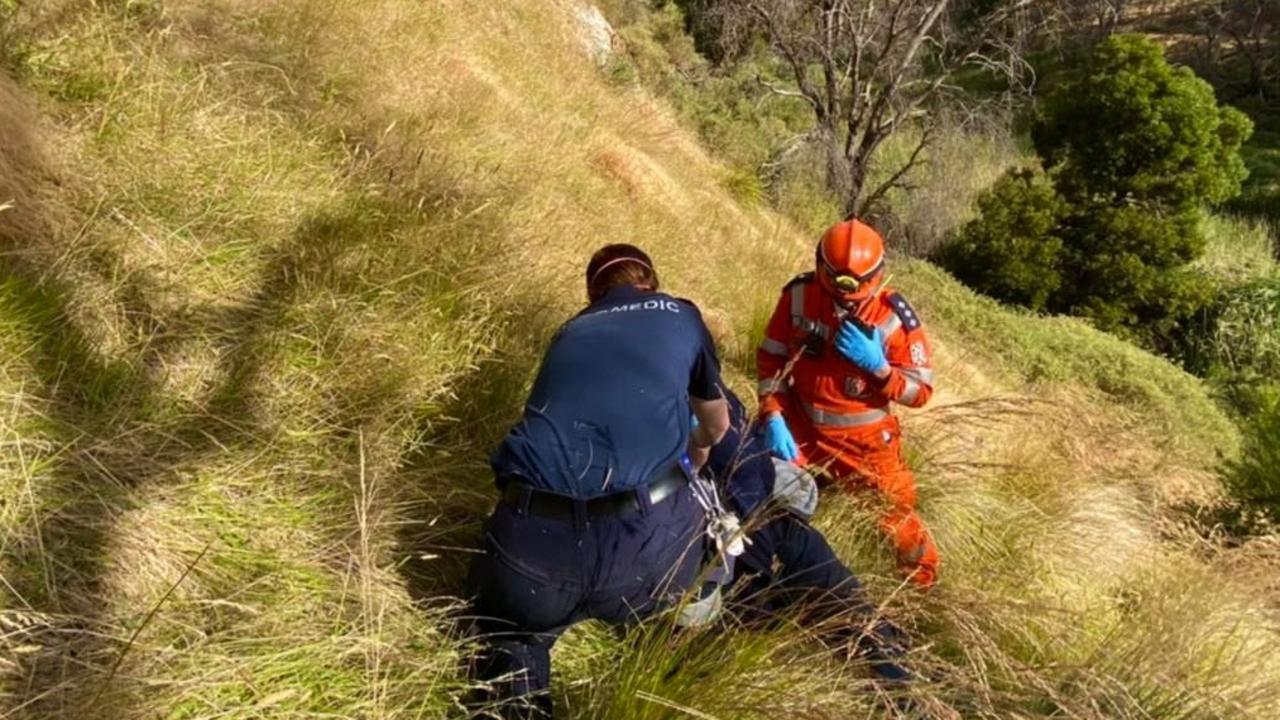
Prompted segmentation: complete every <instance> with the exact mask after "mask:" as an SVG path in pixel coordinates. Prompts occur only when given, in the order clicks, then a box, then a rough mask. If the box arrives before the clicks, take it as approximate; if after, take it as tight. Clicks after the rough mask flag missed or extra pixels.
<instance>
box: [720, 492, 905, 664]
mask: <svg viewBox="0 0 1280 720" xmlns="http://www.w3.org/2000/svg"><path fill="white" fill-rule="evenodd" d="M750 538H751V544H750V545H748V546H747V550H746V552H744V553H743V554H742V555H741V556H739V557H738V562H737V565H736V572H735V584H738V586H739V592H740V593H741V594H740V595H739V597H742V598H744V600H743V602H744V603H745V606H746V607H745V608H744V613H745V614H746V615H747V616H753V615H754V616H755V617H757V618H760V619H765V618H768V617H769V616H773V615H775V614H776V613H777V612H778V611H780V610H783V609H784V608H787V607H794V606H796V605H797V604H801V603H802V604H803V607H804V608H805V609H806V612H807V614H809V615H810V616H813V619H815V620H820V619H822V616H824V615H825V616H828V617H831V616H836V615H843V616H846V617H848V618H850V619H853V620H857V621H859V623H857V624H855V625H847V626H845V628H844V629H843V630H839V631H836V632H835V637H832V638H829V639H830V640H834V641H836V642H842V643H844V642H848V641H850V640H853V641H854V645H855V646H856V647H857V649H858V655H859V656H861V657H863V658H865V659H866V660H867V661H868V662H869V663H870V665H871V670H872V672H874V673H875V674H876V675H877V676H878V677H880V678H881V679H882V680H887V681H891V682H905V681H907V680H910V678H911V676H910V674H909V672H908V671H907V670H906V669H905V668H903V667H902V666H901V665H900V664H899V662H898V661H899V660H900V659H901V657H902V655H903V654H904V653H905V652H906V647H907V639H906V635H905V634H904V633H903V632H902V631H901V630H900V629H899V628H898V627H897V626H895V625H893V624H892V623H890V622H889V621H887V620H885V619H883V618H878V617H877V616H876V607H875V606H874V605H873V604H872V603H871V602H870V601H869V600H868V599H867V597H866V593H865V591H864V590H863V588H862V585H861V584H860V583H859V582H858V580H857V578H855V577H854V576H853V573H852V572H851V571H850V570H849V568H848V567H847V566H846V565H845V564H844V563H842V562H840V558H838V557H836V554H835V551H834V550H832V549H831V545H830V544H828V543H827V539H826V538H825V537H823V536H822V533H820V532H818V531H817V530H815V529H814V528H812V527H810V526H809V524H808V523H806V522H804V521H803V520H800V519H799V518H797V517H794V516H792V515H783V516H781V517H779V518H777V519H774V520H771V521H769V522H768V523H766V524H765V525H764V526H762V527H760V528H759V529H757V530H755V531H754V532H752V533H750ZM858 625H861V627H859V626H858Z"/></svg>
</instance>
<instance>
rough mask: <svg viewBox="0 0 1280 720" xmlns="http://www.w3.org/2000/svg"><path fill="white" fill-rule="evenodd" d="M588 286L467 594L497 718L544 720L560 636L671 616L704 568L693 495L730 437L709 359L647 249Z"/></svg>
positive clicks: (605, 252)
mask: <svg viewBox="0 0 1280 720" xmlns="http://www.w3.org/2000/svg"><path fill="white" fill-rule="evenodd" d="M586 280H587V297H588V298H589V300H590V305H589V306H587V308H586V309H584V310H582V311H581V312H579V313H578V314H577V315H576V316H574V317H573V318H572V319H570V320H569V321H568V322H566V323H565V324H564V325H563V326H562V327H561V328H560V330H559V331H558V332H557V333H556V336H555V338H553V339H552V341H551V346H550V347H549V348H548V349H547V353H546V356H545V357H544V358H543V361H542V367H541V369H540V370H539V371H538V376H537V379H536V380H535V381H534V384H533V390H532V392H531V393H530V395H529V399H528V401H527V403H526V404H525V407H524V414H523V416H522V417H521V419H520V421H519V422H518V423H517V424H516V425H515V427H514V428H512V429H511V432H510V433H509V434H508V435H507V437H506V439H505V440H503V442H502V444H501V445H500V446H499V447H498V449H497V450H496V451H495V452H494V454H493V457H492V465H493V470H494V474H495V476H496V481H497V485H498V491H499V494H500V498H499V500H498V504H497V507H496V508H495V509H494V511H493V514H492V515H491V516H490V517H489V520H488V522H487V523H486V524H485V536H484V544H483V545H484V551H483V553H482V554H480V555H478V556H477V558H476V560H475V562H474V563H473V565H472V567H471V575H470V585H471V591H472V592H473V593H474V598H475V599H474V610H475V614H476V616H477V618H479V619H478V621H477V625H478V627H479V629H480V631H481V632H482V634H483V640H482V642H483V643H484V645H483V649H482V651H481V652H480V653H479V655H478V657H477V659H476V665H475V668H474V671H475V675H476V676H477V677H478V678H479V679H481V680H485V681H487V682H488V683H490V684H491V687H492V692H490V693H488V694H487V695H486V697H485V698H483V701H484V702H486V703H487V705H485V706H484V711H486V712H490V713H496V714H497V716H498V717H504V718H547V717H550V715H551V698H550V695H549V693H548V690H549V687H550V684H551V655H550V652H551V646H552V644H553V643H554V642H555V640H556V638H557V637H558V636H559V634H560V633H561V632H562V631H563V630H564V629H565V628H567V627H568V626H569V625H572V624H573V623H576V622H579V621H582V620H588V619H599V620H604V621H606V622H611V623H617V624H624V623H628V622H632V621H634V620H637V619H640V618H642V617H644V616H645V615H648V614H651V613H653V612H654V611H656V610H660V609H662V608H664V607H667V606H669V605H670V604H671V603H672V601H673V600H675V599H676V598H678V597H679V595H680V594H681V593H682V592H683V591H684V590H685V589H687V588H688V587H689V586H690V585H692V584H693V583H694V582H695V580H696V579H697V576H698V573H699V569H700V565H701V563H702V561H703V559H704V557H705V555H704V546H703V539H704V537H705V535H704V533H703V530H704V526H705V517H704V513H703V510H702V507H701V506H700V505H699V504H698V502H697V501H696V500H695V498H694V497H693V493H692V490H691V489H690V487H689V481H690V477H691V473H693V472H695V471H696V469H697V468H698V467H700V466H701V465H702V463H704V462H705V461H706V458H707V455H708V452H709V450H710V448H711V446H713V445H715V444H716V443H717V442H718V441H719V440H720V438H721V437H723V435H724V434H725V432H726V431H727V430H728V428H729V412H728V405H727V402H726V401H725V398H724V392H723V389H722V386H721V381H720V367H719V362H718V360H717V358H716V352H715V345H714V343H713V342H712V340H711V336H710V334H709V333H708V332H707V328H706V326H705V325H704V324H703V322H702V316H701V314H700V313H699V312H698V309H697V307H695V306H694V305H693V303H691V302H689V301H687V300H680V299H677V298H673V297H671V296H669V295H665V294H663V293H661V292H658V276H657V273H656V272H655V271H654V269H653V262H652V261H651V260H650V259H649V257H648V255H646V254H645V253H644V252H643V251H641V250H640V249H639V248H637V247H634V246H632V245H624V244H617V245H608V246H605V247H604V248H601V249H600V250H599V251H597V252H596V253H595V255H594V256H592V258H591V261H590V263H588V265H587V273H586ZM690 412H692V415H693V416H694V417H696V418H697V421H698V422H697V424H696V427H692V428H691V425H693V424H694V423H693V422H692V419H691V417H690Z"/></svg>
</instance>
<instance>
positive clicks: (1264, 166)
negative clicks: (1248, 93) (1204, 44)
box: [1227, 97, 1280, 228]
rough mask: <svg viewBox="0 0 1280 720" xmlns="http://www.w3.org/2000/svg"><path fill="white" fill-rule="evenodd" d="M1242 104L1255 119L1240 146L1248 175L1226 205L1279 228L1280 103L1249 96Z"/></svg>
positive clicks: (1243, 99) (1241, 106)
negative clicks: (1248, 134)
mask: <svg viewBox="0 0 1280 720" xmlns="http://www.w3.org/2000/svg"><path fill="white" fill-rule="evenodd" d="M1239 105H1240V108H1241V109H1242V110H1244V111H1245V112H1247V113H1248V114H1249V116H1250V117H1252V118H1253V119H1254V123H1255V129H1254V134H1253V136H1252V137H1250V138H1249V139H1248V141H1246V142H1245V144H1244V146H1243V147H1242V148H1241V154H1242V155H1243V156H1244V162H1245V165H1246V166H1247V167H1248V168H1249V177H1248V178H1247V179H1245V182H1244V190H1243V192H1241V193H1240V196H1239V197H1237V198H1235V199H1233V200H1232V201H1231V202H1230V203H1228V205H1227V207H1228V208H1229V209H1230V210H1232V211H1233V212H1238V213H1242V214H1245V215H1250V216H1253V217H1255V218H1258V219H1261V220H1265V221H1267V222H1270V223H1271V224H1272V225H1274V226H1275V227H1276V228H1280V102H1277V101H1276V100H1275V99H1272V100H1271V102H1270V103H1268V102H1266V101H1265V100H1263V99H1261V98H1257V97H1248V98H1242V99H1241V100H1240V101H1239Z"/></svg>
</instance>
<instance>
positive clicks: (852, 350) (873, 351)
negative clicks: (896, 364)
mask: <svg viewBox="0 0 1280 720" xmlns="http://www.w3.org/2000/svg"><path fill="white" fill-rule="evenodd" d="M835 344H836V350H837V351H839V353H840V354H841V355H843V356H844V357H845V359H846V360H848V361H849V362H851V363H853V364H854V365H857V366H858V367H860V368H862V369H863V370H866V371H867V372H869V373H872V374H874V375H879V374H881V373H883V372H884V370H885V368H887V367H888V366H889V361H888V360H886V359H885V357H884V338H883V337H881V335H880V330H879V328H877V329H876V331H875V332H873V333H871V335H870V336H868V335H867V334H866V333H864V332H863V331H862V329H861V328H859V327H858V326H857V325H855V324H853V323H852V322H850V321H848V320H846V321H845V322H844V323H843V324H841V325H840V332H837V333H836V343H835Z"/></svg>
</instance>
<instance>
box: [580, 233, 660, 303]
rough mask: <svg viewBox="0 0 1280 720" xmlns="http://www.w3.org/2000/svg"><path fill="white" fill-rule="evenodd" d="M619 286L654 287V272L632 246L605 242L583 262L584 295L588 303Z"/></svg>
mask: <svg viewBox="0 0 1280 720" xmlns="http://www.w3.org/2000/svg"><path fill="white" fill-rule="evenodd" d="M620 285H634V286H636V287H640V288H644V289H646V290H657V289H658V273H657V271H655V270H654V269H653V261H652V260H650V259H649V256H648V255H646V254H645V252H644V251H643V250H641V249H640V248H638V247H636V246H635V245H628V244H626V243H617V244H614V245H605V246H604V247H602V248H600V249H599V250H597V251H596V253H595V254H594V255H592V256H591V262H589V263H587V298H589V299H590V300H591V301H592V302H595V301H596V300H599V299H600V298H602V297H604V295H605V293H607V292H609V291H610V290H612V289H613V288H616V287H618V286H620Z"/></svg>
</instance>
